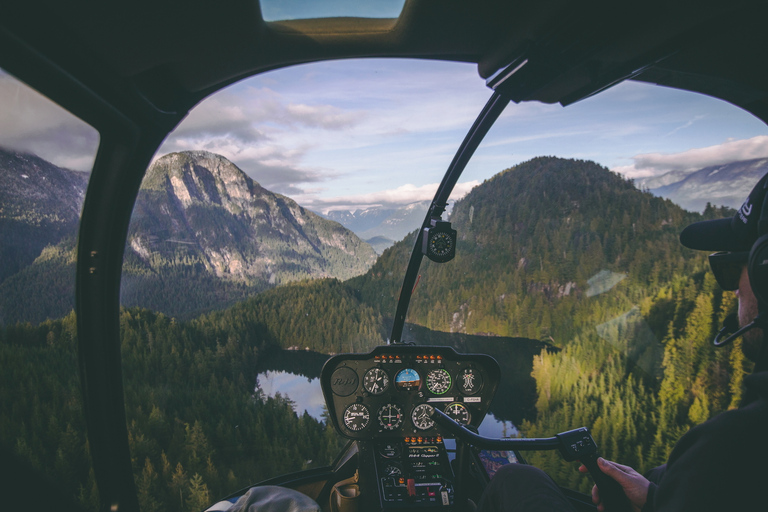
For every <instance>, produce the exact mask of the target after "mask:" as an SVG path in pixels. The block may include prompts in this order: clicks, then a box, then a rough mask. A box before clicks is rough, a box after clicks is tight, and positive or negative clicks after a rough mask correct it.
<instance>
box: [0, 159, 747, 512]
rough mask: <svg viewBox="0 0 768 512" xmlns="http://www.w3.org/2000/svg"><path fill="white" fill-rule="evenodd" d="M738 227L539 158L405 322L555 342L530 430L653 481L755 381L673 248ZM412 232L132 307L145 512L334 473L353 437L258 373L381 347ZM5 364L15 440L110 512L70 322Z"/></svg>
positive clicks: (580, 167) (41, 332)
mask: <svg viewBox="0 0 768 512" xmlns="http://www.w3.org/2000/svg"><path fill="white" fill-rule="evenodd" d="M732 214H733V211H732V210H729V209H727V208H717V207H712V206H710V207H708V208H707V210H706V211H705V212H704V213H703V214H698V213H691V212H688V211H685V210H683V209H681V208H680V207H678V206H676V205H675V204H673V203H672V202H670V201H668V200H664V199H661V198H658V197H654V196H652V195H651V194H649V193H648V192H646V191H642V190H638V189H637V188H636V187H635V186H634V184H633V183H632V182H631V181H629V180H626V179H624V178H622V177H620V176H619V175H617V174H614V173H612V172H610V171H608V170H607V169H605V168H603V167H600V166H599V165H597V164H594V163H592V162H586V161H577V160H563V159H559V158H553V157H542V158H536V159H534V160H531V161H529V162H526V163H523V164H520V165H518V166H516V167H513V168H510V169H507V170H505V171H503V172H501V173H499V174H497V175H496V176H494V177H493V178H490V179H489V180H486V182H484V183H483V184H481V185H479V186H478V187H476V188H475V189H474V190H473V191H472V192H470V193H469V194H468V195H466V196H465V197H464V198H463V199H461V200H459V201H458V202H457V203H456V204H455V206H454V209H453V212H452V215H451V218H450V220H451V222H452V226H453V228H454V229H456V230H457V231H458V237H459V238H458V244H457V250H456V253H457V256H456V258H455V259H454V260H453V261H451V262H449V263H446V264H442V265H441V264H436V263H432V262H427V261H426V259H425V262H424V263H423V264H422V269H421V272H420V273H421V277H420V280H419V284H418V286H417V288H416V290H415V293H414V296H413V300H412V302H411V306H410V310H409V315H408V319H407V320H408V322H410V323H411V324H413V325H416V326H419V327H421V328H425V329H429V330H432V331H443V332H459V333H466V334H472V335H479V336H485V337H487V338H488V339H491V337H494V336H506V337H520V338H529V339H532V340H539V341H542V342H545V344H542V346H543V347H545V348H543V349H541V350H540V351H538V353H537V354H536V355H534V356H533V358H532V365H531V367H530V376H532V378H533V379H534V381H535V392H533V393H532V396H531V409H530V411H526V412H525V414H524V417H523V418H522V421H521V422H520V424H518V425H517V427H518V429H519V430H520V433H521V435H524V436H526V437H548V436H552V435H554V434H555V433H558V432H562V431H566V430H570V429H573V428H577V427H581V426H588V427H589V428H590V429H591V431H592V434H593V436H594V438H595V440H596V441H597V443H598V446H599V447H600V450H601V453H602V454H603V456H605V457H606V458H609V459H612V460H616V461H618V462H620V463H622V464H627V465H630V466H632V467H634V468H635V469H637V470H638V471H640V472H644V471H646V470H648V469H650V468H652V467H654V466H656V465H658V464H661V463H663V462H665V460H666V458H667V456H668V455H669V453H670V451H671V449H672V447H673V446H674V444H675V442H676V441H677V439H679V437H680V436H681V435H682V434H683V433H685V432H686V431H687V430H688V429H689V428H690V427H692V426H694V425H696V424H698V423H701V422H702V421H705V420H706V419H707V418H710V417H712V416H713V415H716V414H718V413H719V412H722V411H724V410H727V409H729V408H733V407H736V406H738V404H739V401H740V399H741V395H742V380H743V378H744V376H745V374H747V373H748V372H749V371H750V370H751V367H750V364H751V363H749V362H748V361H747V360H746V359H745V358H744V356H743V354H742V352H741V350H740V345H739V341H737V342H736V343H734V344H732V345H730V346H728V347H724V348H722V349H716V348H715V347H713V345H712V343H711V340H712V338H713V337H714V335H715V333H716V332H717V330H718V328H719V326H720V325H722V320H723V319H724V317H725V316H726V315H727V314H729V313H731V312H732V311H734V310H735V307H736V298H735V297H734V295H733V293H730V292H723V291H722V290H720V288H719V287H718V285H717V284H716V282H715V280H714V278H713V276H712V274H711V272H709V270H708V264H707V260H706V255H705V254H701V253H697V252H695V251H690V250H687V249H684V248H683V247H682V246H681V245H680V243H679V241H678V235H679V232H680V230H681V229H682V228H683V227H684V226H686V225H687V224H689V223H691V222H694V221H697V220H702V219H705V218H719V217H724V216H730V215H732ZM413 236H414V235H413V234H412V235H410V236H408V237H406V239H405V240H403V241H401V242H398V243H396V244H395V245H394V246H393V247H391V248H389V249H387V250H386V251H385V252H384V253H383V254H382V255H381V256H380V257H379V259H378V260H377V262H376V263H375V264H374V265H373V267H372V268H371V269H370V270H368V271H367V272H366V273H365V274H363V275H360V276H358V277H353V278H351V279H348V280H346V281H340V280H337V279H315V280H305V281H301V282H295V283H289V284H286V285H282V286H278V287H276V288H273V289H269V290H266V291H262V292H260V293H258V294H256V295H254V296H251V297H248V298H244V299H243V300H240V302H237V303H236V304H234V305H231V306H229V307H228V308H227V309H222V310H215V311H210V312H206V313H203V314H200V315H197V316H194V317H192V318H186V319H178V318H174V317H171V316H167V315H165V314H162V313H159V312H156V311H153V310H150V309H148V308H141V307H130V308H128V307H126V308H124V309H122V310H121V313H120V320H121V326H122V329H121V340H120V341H121V345H122V360H123V378H124V388H125V399H126V416H127V419H128V424H127V427H128V432H129V443H130V447H131V453H132V462H133V470H134V476H135V482H136V488H137V491H138V496H139V500H140V504H141V507H142V511H146V512H160V511H163V512H177V511H182V510H185V511H186V510H189V511H199V510H203V509H204V508H206V507H207V506H209V505H210V504H212V503H214V502H215V501H217V500H219V499H221V498H223V497H225V496H227V495H228V494H230V493H233V492H235V491H237V490H238V489H241V488H243V487H246V486H248V485H252V484H255V483H258V482H262V481H265V480H268V479H270V478H273V477H275V476H279V475H283V474H286V473H290V472H295V471H300V470H302V469H308V468H315V467H321V466H325V465H328V464H330V463H331V462H332V461H333V460H334V458H335V457H336V456H337V455H338V454H339V452H340V450H341V448H342V446H343V445H344V443H345V440H344V439H342V438H341V437H340V436H338V435H337V434H336V433H335V432H334V430H333V428H332V427H331V426H330V424H329V422H327V421H324V419H322V418H321V419H316V418H313V417H312V416H310V415H309V414H308V413H306V412H304V411H297V410H296V408H295V407H294V404H293V403H292V402H291V400H290V399H289V398H287V397H285V396H282V395H279V394H278V395H276V396H272V397H269V396H266V395H265V394H264V393H263V392H262V391H261V390H260V389H258V387H256V380H257V379H256V377H257V375H258V373H259V371H260V369H262V368H264V367H265V364H266V362H267V361H268V359H269V358H270V357H271V355H272V354H274V353H276V352H277V351H280V350H281V349H288V348H291V349H293V350H297V349H298V350H302V351H304V350H310V351H315V352H319V353H322V354H334V353H339V352H366V351H369V350H371V349H372V348H373V347H375V346H376V345H379V344H382V343H386V340H387V338H388V336H389V332H388V329H387V325H388V322H389V320H390V319H391V317H392V315H393V313H394V310H395V305H396V302H397V298H398V295H399V290H400V285H401V282H402V277H403V274H404V272H405V267H406V264H407V261H408V257H409V254H410V251H411V249H412V247H413ZM51 250H52V249H51ZM170 270H171V271H173V269H170ZM175 275H176V276H177V278H178V279H179V280H180V281H179V282H177V283H176V284H174V285H173V286H171V288H170V289H173V290H176V291H175V292H174V295H175V294H177V293H180V292H179V291H180V290H183V281H182V280H183V272H178V273H177V274H175ZM19 286H22V284H19ZM201 291H202V290H201V289H199V288H198V289H196V290H194V293H190V294H189V296H187V297H183V298H181V299H179V300H192V299H191V298H193V297H194V296H195V295H196V294H199V293H201ZM157 293H158V297H160V296H161V295H162V289H158V292H157ZM240 298H241V296H240V295H239V296H238V299H240ZM158 300H159V299H158ZM168 300H174V297H171V296H169V297H168ZM0 368H2V371H0V440H1V441H2V442H3V443H5V444H9V445H10V446H11V448H12V449H13V450H15V451H16V452H17V453H19V454H20V455H21V456H22V457H23V458H25V459H27V460H30V461H32V463H33V464H34V465H35V466H37V467H39V468H45V472H46V473H48V474H50V475H51V476H52V477H54V478H55V479H56V480H58V481H59V482H61V483H62V485H63V486H64V487H66V488H67V489H70V490H71V491H72V492H73V493H74V494H75V498H76V499H77V500H79V501H80V502H81V503H82V504H83V505H85V506H86V507H87V508H89V509H91V510H96V509H97V506H98V491H97V489H96V485H95V480H94V475H93V470H92V468H91V466H90V459H89V452H88V442H87V438H86V430H85V424H84V417H83V410H82V409H83V404H82V399H81V390H80V381H79V370H78V360H77V333H76V318H75V313H74V312H71V313H69V314H68V315H66V316H64V317H62V318H56V319H49V320H46V321H44V322H41V323H34V324H33V323H14V324H6V325H5V326H3V327H2V328H0ZM512 392H514V390H513V391H512ZM523 455H524V456H525V457H526V459H527V461H528V462H530V463H532V464H534V465H536V466H538V467H540V468H542V469H544V470H545V471H546V472H548V473H549V474H550V475H552V476H553V478H555V480H556V481H557V482H558V483H559V484H561V485H563V486H566V487H570V488H572V489H577V490H580V491H584V492H588V490H589V489H590V488H591V487H592V482H591V480H590V479H589V478H588V477H585V476H584V475H581V474H580V473H579V472H578V471H577V470H576V468H577V464H576V463H566V462H563V461H562V460H561V458H560V457H559V455H558V454H557V453H556V452H533V453H524V454H523Z"/></svg>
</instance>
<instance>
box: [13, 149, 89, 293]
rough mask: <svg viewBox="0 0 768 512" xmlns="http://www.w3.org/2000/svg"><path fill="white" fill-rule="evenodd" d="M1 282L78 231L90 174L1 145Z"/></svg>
mask: <svg viewBox="0 0 768 512" xmlns="http://www.w3.org/2000/svg"><path fill="white" fill-rule="evenodd" d="M0 183H2V184H3V186H2V187H0V283H2V282H3V281H4V280H5V279H6V278H8V277H9V276H11V275H13V274H15V273H16V272H18V271H19V270H21V269H22V268H24V267H26V266H27V265H30V264H31V263H32V262H33V261H34V260H35V258H37V257H38V256H39V255H40V252H41V251H42V250H43V248H44V247H46V246H48V245H52V244H56V243H58V242H59V241H60V240H61V239H62V238H64V237H65V236H68V235H69V236H73V235H74V234H75V233H76V232H77V223H78V220H79V218H80V210H81V208H82V205H83V198H84V196H85V187H86V185H87V184H88V175H87V174H85V173H82V172H75V171H70V170H68V169H63V168H61V167H57V166H55V165H53V164H51V163H50V162H47V161H45V160H43V159H42V158H39V157H37V156H34V155H31V154H26V153H18V152H13V151H6V150H3V149H0Z"/></svg>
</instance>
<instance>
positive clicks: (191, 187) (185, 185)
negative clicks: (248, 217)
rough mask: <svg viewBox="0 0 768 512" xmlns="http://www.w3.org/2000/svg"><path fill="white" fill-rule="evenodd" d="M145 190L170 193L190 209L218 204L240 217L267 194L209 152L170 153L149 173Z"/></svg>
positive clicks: (235, 167)
mask: <svg viewBox="0 0 768 512" xmlns="http://www.w3.org/2000/svg"><path fill="white" fill-rule="evenodd" d="M142 188H144V189H146V190H169V192H171V193H172V194H173V195H174V196H175V197H176V198H177V199H178V201H179V202H180V203H181V204H182V205H183V206H184V207H185V208H188V207H189V206H190V205H192V204H195V203H204V204H215V205H219V206H222V207H224V208H226V209H227V210H228V211H229V212H231V213H233V214H237V213H239V212H241V211H242V210H243V209H244V208H246V207H247V206H248V205H249V204H250V203H251V202H252V201H253V199H254V197H255V196H257V195H259V194H263V193H264V189H263V188H261V187H260V186H259V184H258V183H256V182H255V181H253V180H252V179H251V178H250V177H248V176H247V175H246V174H245V173H244V172H243V171H242V170H241V169H240V168H239V167H237V166H236V165H235V164H233V163H232V162H230V161H229V160H227V159H226V158H224V157H223V156H221V155H217V154H215V153H211V152H208V151H185V152H181V153H170V154H168V155H165V156H163V157H161V158H160V159H158V160H157V161H156V162H155V163H154V164H152V166H151V167H150V168H149V170H148V171H147V176H146V177H145V179H144V183H143V184H142Z"/></svg>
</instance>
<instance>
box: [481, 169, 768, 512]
mask: <svg viewBox="0 0 768 512" xmlns="http://www.w3.org/2000/svg"><path fill="white" fill-rule="evenodd" d="M680 242H681V243H682V244H683V245H684V246H686V247H688V248H691V249H696V250H705V251H710V252H711V251H718V252H717V253H715V254H712V255H711V256H710V259H709V261H710V268H711V269H712V272H713V273H714V275H715V278H716V280H717V282H718V284H720V286H721V287H722V288H723V289H724V290H731V291H735V292H736V296H737V297H738V301H739V306H738V325H739V328H738V330H736V328H735V327H734V328H733V329H732V330H735V331H736V332H734V333H732V335H731V336H729V338H731V339H733V338H735V337H737V336H742V337H743V341H742V350H743V352H744V354H745V356H746V357H748V358H749V359H751V360H752V361H754V362H755V368H754V371H753V372H752V374H751V375H749V376H748V377H746V378H745V379H744V384H745V386H746V392H745V394H744V400H743V401H742V404H741V407H739V408H738V409H734V410H730V411H727V412H724V413H722V414H719V415H717V416H715V417H714V418H712V419H710V420H708V421H706V422H704V423H702V424H701V425H698V426H696V427H694V428H692V429H691V430H690V431H688V433H686V434H685V435H684V436H683V437H682V438H681V439H680V440H679V441H678V442H677V444H676V445H675V447H674V449H673V450H672V453H671V454H670V456H669V459H668V461H667V463H666V464H664V465H663V466H660V467H658V468H654V469H652V470H651V471H649V472H648V473H647V474H646V475H645V476H643V475H641V474H639V473H638V472H637V471H635V470H634V469H632V468H631V467H629V466H624V465H621V464H617V463H616V462H611V461H607V460H604V459H602V458H601V459H598V467H599V468H600V469H601V470H602V471H603V473H605V474H607V475H608V476H610V477H611V478H613V479H614V480H616V481H617V482H618V483H619V484H620V485H621V487H622V489H623V491H624V494H625V495H626V496H627V498H628V500H629V502H630V504H631V505H630V506H631V509H632V510H633V511H643V512H646V511H659V512H662V511H684V510H696V511H709V510H711V511H718V512H722V511H724V510H768V494H766V492H765V486H766V485H768V343H767V342H766V341H767V340H766V336H765V333H768V329H763V327H764V324H766V323H768V320H765V319H766V318H768V175H766V176H764V177H763V178H762V179H761V180H760V181H759V182H758V183H757V185H755V187H754V188H753V189H752V192H750V194H749V197H748V198H747V200H746V201H745V202H744V204H743V205H742V206H741V208H740V209H739V210H738V212H737V213H736V215H734V216H733V217H730V218H726V219H717V220H709V221H703V222H696V223H694V224H691V225H690V226H688V227H686V228H685V229H684V230H683V231H682V233H681V234H680ZM763 267H765V268H763ZM724 329H725V328H724ZM579 471H581V472H582V473H586V472H587V469H586V468H585V467H584V466H581V467H580V468H579ZM592 501H593V502H594V503H595V504H596V505H597V506H598V507H597V508H598V510H599V511H601V512H602V511H606V510H607V511H608V512H610V510H611V509H610V507H606V506H605V503H603V501H602V500H601V497H600V493H599V491H598V489H597V487H596V486H595V487H593V489H592ZM478 509H479V510H481V511H486V510H487V511H491V510H494V511H511V510H526V511H534V510H542V511H545V510H546V511H554V510H569V511H571V510H575V509H574V508H573V506H572V505H571V503H570V502H569V501H568V499H566V497H565V496H564V494H563V493H562V492H561V491H560V489H559V488H558V487H557V485H556V484H555V483H554V481H552V480H551V479H550V478H549V477H548V476H547V475H546V474H545V473H544V472H543V471H540V470H538V469H537V468H534V467H532V466H524V465H521V464H510V465H507V466H505V467H503V468H502V469H501V470H499V472H497V474H496V476H495V477H494V478H493V480H492V481H491V482H490V484H489V485H488V487H487V489H486V491H485V493H484V495H483V497H482V499H481V501H480V504H479V507H478Z"/></svg>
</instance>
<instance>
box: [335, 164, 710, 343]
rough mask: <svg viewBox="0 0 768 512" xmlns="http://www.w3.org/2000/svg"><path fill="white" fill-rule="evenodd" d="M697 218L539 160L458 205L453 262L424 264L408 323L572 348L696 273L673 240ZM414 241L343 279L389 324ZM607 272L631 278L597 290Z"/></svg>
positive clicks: (591, 168)
mask: <svg viewBox="0 0 768 512" xmlns="http://www.w3.org/2000/svg"><path fill="white" fill-rule="evenodd" d="M510 198H514V200H510ZM718 213H721V212H719V211H713V212H712V214H713V215H714V214H718ZM698 218H701V216H700V215H698V214H691V213H689V212H686V211H685V210H683V209H681V208H680V207H678V206H677V205H675V204H673V203H671V202H669V201H666V200H664V199H661V198H658V197H654V196H653V195H651V194H649V193H647V192H642V191H640V190H637V189H636V188H635V187H634V185H633V183H632V182H631V181H629V180H626V179H624V178H622V177H621V176H619V175H617V174H615V173H612V172H610V171H609V170H608V169H605V168H604V167H601V166H599V165H598V164H595V163H594V162H586V161H578V160H565V159H559V158H549V157H541V158H535V159H533V160H531V161H528V162H525V163H522V164H519V165H517V166H515V167H513V168H510V169H507V170H505V171H503V172H501V173H499V174H497V175H495V176H494V177H492V178H491V179H489V180H486V181H485V182H484V183H482V184H481V185H479V186H478V187H476V188H475V189H473V190H472V191H471V192H470V193H469V194H467V195H466V196H465V197H464V198H463V199H461V200H459V201H457V202H456V203H455V205H454V209H453V213H452V215H451V222H452V224H453V228H455V229H456V230H457V231H458V243H457V249H456V258H455V259H454V260H453V261H451V262H448V263H445V264H435V263H432V262H429V261H426V260H425V262H424V263H423V264H422V268H421V270H420V274H421V279H420V281H419V283H418V287H417V288H416V291H415V294H414V297H413V300H412V302H411V305H410V309H409V316H408V320H409V321H410V322H413V323H417V324H420V325H424V326H426V327H429V328H431V329H436V330H443V331H451V332H465V333H468V334H476V333H492V334H496V335H501V336H524V337H527V338H534V339H542V337H549V336H554V337H555V339H556V341H557V342H559V340H558V337H559V338H560V339H568V338H569V337H570V336H572V335H573V334H574V333H576V332H578V331H579V330H580V329H582V328H584V327H585V326H587V325H589V326H594V325H595V324H599V323H602V322H605V321H607V320H609V319H610V318H611V317H603V316H601V315H607V312H608V311H611V312H613V313H615V314H616V316H618V315H620V314H623V313H625V312H626V311H628V310H629V309H631V307H632V305H633V304H635V303H636V301H637V300H638V298H637V297H639V296H643V295H645V294H647V293H652V291H653V290H655V289H657V288H658V287H659V286H661V285H662V283H666V282H668V281H669V280H670V279H671V278H672V276H673V275H675V274H676V273H685V272H690V271H691V269H692V268H694V267H695V266H696V265H698V264H700V262H699V260H698V257H697V256H696V255H694V254H693V253H692V252H691V251H686V250H685V249H684V248H682V247H681V246H680V244H679V242H678V234H679V232H680V229H681V228H682V227H683V226H685V225H686V224H687V223H689V222H691V221H693V220H695V219H698ZM410 238H411V237H409V239H408V240H404V241H402V242H398V243H397V244H395V245H394V246H393V247H391V248H390V249H388V250H386V251H385V252H384V253H383V254H382V255H381V256H380V258H379V259H378V260H377V262H376V264H375V265H374V266H373V267H372V268H371V270H370V271H368V273H366V274H365V275H364V276H361V277H357V278H354V279H352V280H351V281H349V282H348V283H349V285H350V286H352V287H353V288H355V289H356V290H358V293H359V294H360V296H361V297H362V299H363V300H364V301H365V302H367V303H369V304H371V305H373V306H375V307H376V308H377V309H378V310H379V311H382V313H383V314H384V315H385V316H389V315H392V313H393V312H394V309H395V304H396V301H397V298H398V296H399V292H400V285H401V283H402V278H403V274H404V271H405V266H406V264H407V261H408V257H409V253H410V251H411V249H412V247H413V241H412V240H411V239H410ZM614 274H618V275H622V276H626V277H624V278H622V279H613V280H612V281H611V282H612V286H603V287H596V286H595V284H594V283H595V281H596V280H599V279H600V276H604V275H611V276H612V275H614ZM597 288H600V290H601V291H603V292H608V291H610V293H596V292H595V290H596V289H597ZM606 296H611V297H613V298H612V299H611V300H610V301H609V302H608V303H606V304H605V305H604V306H601V308H602V313H601V315H596V313H595V311H596V310H594V307H595V301H597V302H602V301H603V300H605V299H604V297H606Z"/></svg>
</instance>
